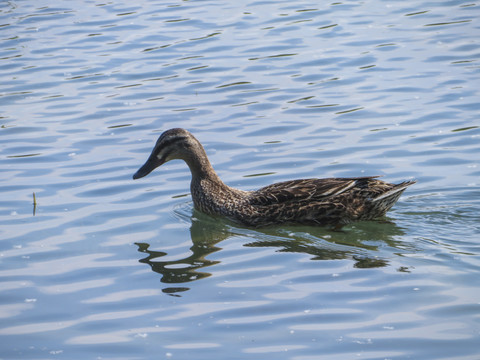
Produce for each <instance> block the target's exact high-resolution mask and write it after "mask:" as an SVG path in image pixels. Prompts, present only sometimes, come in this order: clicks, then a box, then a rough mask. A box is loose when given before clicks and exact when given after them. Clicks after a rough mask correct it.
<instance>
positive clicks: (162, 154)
mask: <svg viewBox="0 0 480 360" xmlns="http://www.w3.org/2000/svg"><path fill="white" fill-rule="evenodd" d="M199 151H200V152H201V153H205V151H204V150H203V147H202V145H201V144H200V142H199V141H198V140H197V139H196V138H195V137H194V136H193V135H192V134H191V133H190V132H188V131H187V130H185V129H180V128H176V129H170V130H167V131H165V132H164V133H163V134H162V135H160V137H159V138H158V140H157V143H156V144H155V146H154V148H153V150H152V153H151V154H150V156H149V157H148V159H147V161H146V162H145V164H143V166H142V167H141V168H140V169H138V171H137V172H136V173H135V174H134V175H133V179H140V178H142V177H144V176H146V175H148V174H150V173H151V172H152V171H153V170H154V169H156V168H157V167H159V166H161V165H163V164H165V163H166V162H167V161H170V160H175V159H181V160H184V161H185V162H186V163H187V164H188V165H189V166H190V164H191V163H192V162H193V157H195V154H197V153H198V152H199Z"/></svg>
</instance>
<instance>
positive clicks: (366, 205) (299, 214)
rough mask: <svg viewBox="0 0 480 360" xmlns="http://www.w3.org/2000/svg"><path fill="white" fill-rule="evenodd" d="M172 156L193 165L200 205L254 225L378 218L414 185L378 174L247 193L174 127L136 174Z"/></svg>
mask: <svg viewBox="0 0 480 360" xmlns="http://www.w3.org/2000/svg"><path fill="white" fill-rule="evenodd" d="M173 159H182V160H184V161H185V162H186V163H187V165H188V166H189V168H190V171H191V173H192V182H191V184H190V191H191V193H192V198H193V203H194V206H195V208H196V209H198V210H200V211H202V212H204V213H207V214H211V215H221V216H225V217H227V218H229V219H231V220H233V221H236V222H239V223H241V224H244V225H247V226H254V227H260V226H268V225H273V224H282V223H290V224H306V225H330V226H334V227H337V228H339V227H341V226H343V225H346V224H349V223H351V222H354V221H360V220H372V219H376V218H379V217H382V216H383V215H385V213H386V212H387V211H388V210H390V208H391V207H392V206H393V204H395V202H396V201H397V200H398V198H399V197H400V195H401V194H402V192H403V191H404V190H405V189H406V188H407V187H408V186H410V185H412V184H414V183H415V181H405V182H402V183H400V184H389V183H386V182H384V181H381V180H377V177H378V176H367V177H358V178H328V179H301V180H291V181H284V182H279V183H276V184H272V185H268V186H265V187H263V188H261V189H258V190H256V191H243V190H239V189H235V188H232V187H229V186H227V185H225V184H224V183H223V182H222V180H220V178H219V177H218V175H217V174H216V173H215V171H214V170H213V167H212V165H211V164H210V162H209V161H208V157H207V154H206V153H205V150H204V149H203V146H202V145H201V144H200V142H199V141H198V140H197V139H196V138H195V137H194V136H193V135H192V134H191V133H189V132H188V131H187V130H184V129H170V130H167V131H165V132H164V133H163V134H162V135H160V137H159V138H158V140H157V143H156V144H155V147H154V148H153V151H152V153H151V155H150V157H149V158H148V160H147V162H146V163H145V164H144V165H143V166H142V167H141V168H140V169H139V170H138V171H137V172H136V173H135V175H133V178H134V179H138V178H141V177H143V176H146V175H148V174H149V173H150V172H151V171H152V170H154V169H155V168H157V167H158V166H160V165H162V164H164V163H165V162H167V161H170V160H173Z"/></svg>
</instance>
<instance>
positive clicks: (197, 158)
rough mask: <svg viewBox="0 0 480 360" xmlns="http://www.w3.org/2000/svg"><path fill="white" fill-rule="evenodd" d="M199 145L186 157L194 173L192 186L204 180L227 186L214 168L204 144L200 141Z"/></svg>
mask: <svg viewBox="0 0 480 360" xmlns="http://www.w3.org/2000/svg"><path fill="white" fill-rule="evenodd" d="M197 145H198V146H196V147H195V148H194V151H192V152H191V153H190V154H189V155H188V156H187V157H186V158H185V159H184V160H185V162H186V163H187V165H188V167H189V168H190V172H191V173H192V186H193V184H194V183H198V184H199V183H200V182H201V181H202V180H207V181H208V182H212V183H215V184H217V185H221V186H222V185H223V186H226V185H225V184H224V183H223V182H222V180H220V178H219V177H218V175H217V173H216V172H215V170H214V169H213V166H212V164H211V163H210V161H209V160H208V157H207V154H206V152H205V150H204V148H203V146H202V145H201V144H200V143H198V144H197Z"/></svg>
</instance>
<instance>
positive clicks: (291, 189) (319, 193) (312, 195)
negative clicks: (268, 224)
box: [249, 176, 378, 206]
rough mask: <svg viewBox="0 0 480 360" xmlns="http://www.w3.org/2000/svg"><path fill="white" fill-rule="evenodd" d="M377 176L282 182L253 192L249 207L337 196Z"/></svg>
mask: <svg viewBox="0 0 480 360" xmlns="http://www.w3.org/2000/svg"><path fill="white" fill-rule="evenodd" d="M377 177H378V176H367V177H357V178H327V179H301V180H291V181H283V182H279V183H276V184H272V185H268V186H265V187H263V188H261V189H258V190H257V191H253V192H252V193H251V194H250V196H249V203H250V204H251V205H263V206H268V205H274V204H281V203H285V202H289V201H304V200H308V201H313V200H321V199H322V200H323V199H325V198H328V197H331V196H335V195H339V194H341V193H344V192H345V191H348V190H349V189H351V188H353V187H356V186H360V187H362V185H363V186H365V185H366V183H367V182H368V180H370V179H374V178H377Z"/></svg>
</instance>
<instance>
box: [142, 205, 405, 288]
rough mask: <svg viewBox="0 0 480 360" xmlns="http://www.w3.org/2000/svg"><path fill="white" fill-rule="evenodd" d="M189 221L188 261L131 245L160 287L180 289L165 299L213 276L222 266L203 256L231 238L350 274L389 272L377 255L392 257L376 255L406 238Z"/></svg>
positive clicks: (198, 218)
mask: <svg viewBox="0 0 480 360" xmlns="http://www.w3.org/2000/svg"><path fill="white" fill-rule="evenodd" d="M181 217H183V218H184V220H185V217H186V216H185V215H184V214H182V215H181ZM189 219H190V222H191V226H190V236H191V240H192V243H193V245H192V246H191V247H190V254H189V256H186V257H180V258H178V259H174V260H171V259H170V260H162V258H164V257H166V256H167V255H169V254H168V253H167V252H165V251H162V250H151V249H150V244H148V243H144V242H142V243H136V245H137V246H138V251H139V252H142V253H145V254H147V255H148V256H147V257H145V258H142V259H140V260H139V261H140V262H141V263H144V264H148V265H150V267H151V268H152V270H153V271H154V272H156V273H158V274H160V275H161V279H160V281H161V282H162V283H165V284H169V285H174V284H176V285H179V286H168V287H166V288H164V289H163V290H162V291H163V292H165V293H168V294H175V293H178V292H183V291H188V290H189V289H190V288H189V287H186V286H180V285H183V284H186V283H189V282H192V281H196V280H201V279H204V278H207V277H209V276H211V275H212V274H211V273H210V272H207V271H205V269H206V268H208V267H211V266H214V265H216V264H219V263H220V262H221V261H218V260H216V261H213V260H209V259H208V256H209V255H211V254H213V253H215V252H218V251H221V250H222V247H219V246H218V244H219V243H221V242H222V241H224V240H226V239H228V238H230V237H236V238H237V240H238V241H241V240H242V239H245V240H244V241H245V242H244V244H243V246H245V247H257V248H266V247H269V248H273V249H275V252H279V253H299V254H307V255H311V258H310V259H311V260H342V259H350V260H352V262H353V267H355V268H379V267H385V266H388V265H389V260H388V258H385V257H384V256H382V255H391V253H390V254H381V253H380V251H379V247H385V246H388V247H390V248H393V249H394V251H395V249H398V251H399V252H402V251H404V250H405V244H404V243H403V242H402V241H398V240H396V239H398V238H400V237H401V236H402V235H404V234H405V233H404V231H403V230H402V228H400V227H399V226H397V225H395V224H394V223H393V222H386V221H383V222H364V223H359V224H357V225H355V227H350V228H348V229H347V230H344V231H331V230H327V229H325V228H321V227H307V226H292V227H284V226H283V227H272V228H267V229H260V230H259V229H255V230H253V229H245V228H238V227H235V226H234V225H232V224H231V223H229V222H228V221H226V220H223V219H218V218H212V217H209V216H207V215H204V214H199V213H197V212H195V217H190V218H189ZM252 238H253V239H254V240H253V241H252ZM237 240H236V241H237ZM159 242H161V239H160V241H159ZM279 256H281V255H279ZM387 257H388V256H387ZM279 261H281V259H279ZM398 271H408V269H407V268H399V269H398Z"/></svg>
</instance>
